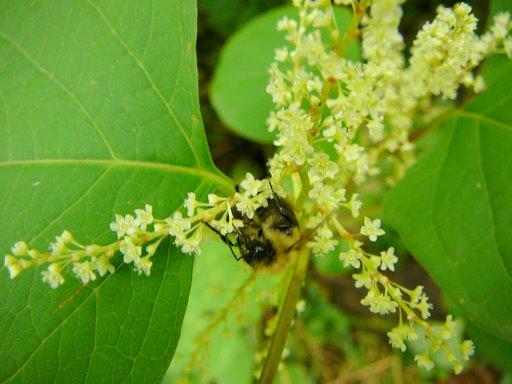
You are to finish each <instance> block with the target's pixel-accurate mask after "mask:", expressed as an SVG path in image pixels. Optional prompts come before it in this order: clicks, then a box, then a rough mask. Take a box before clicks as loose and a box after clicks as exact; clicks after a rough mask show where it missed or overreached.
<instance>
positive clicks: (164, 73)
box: [0, 0, 225, 383]
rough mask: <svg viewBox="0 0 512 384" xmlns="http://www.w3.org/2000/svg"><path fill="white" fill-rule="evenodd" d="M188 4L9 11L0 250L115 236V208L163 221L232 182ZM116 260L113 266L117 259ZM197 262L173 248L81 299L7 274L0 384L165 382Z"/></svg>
mask: <svg viewBox="0 0 512 384" xmlns="http://www.w3.org/2000/svg"><path fill="white" fill-rule="evenodd" d="M195 36H196V7H195V4H194V3H193V2H190V1H181V2H168V1H166V0H155V1H152V2H140V1H136V0H123V1H121V0H119V1H112V0H83V1H78V2H69V1H42V2H33V1H18V0H16V1H14V0H13V1H3V2H2V12H0V184H1V185H2V188H1V190H0V222H1V228H2V230H1V231H0V251H1V252H3V253H4V254H5V253H7V252H9V246H10V245H12V244H13V242H14V241H16V240H20V239H24V240H26V241H27V242H29V244H30V245H31V246H33V247H38V248H43V247H46V246H47V245H46V244H47V242H48V241H49V240H50V239H51V238H52V237H53V236H55V235H57V234H59V233H60V232H61V231H62V230H64V229H69V230H70V231H72V232H73V233H74V235H75V237H76V238H77V239H79V240H80V241H81V242H96V243H105V242H110V241H112V240H113V239H114V234H113V233H111V232H110V231H109V229H108V226H109V223H110V222H111V221H112V217H113V215H114V213H126V212H127V211H131V210H133V209H134V208H137V207H142V206H144V204H145V203H149V204H152V205H153V206H154V212H155V216H158V217H163V216H164V215H165V216H166V215H168V214H169V213H170V212H172V210H174V209H175V208H176V207H178V206H179V204H180V203H181V201H182V199H183V198H184V196H185V194H186V192H188V191H196V192H197V193H198V194H199V195H204V194H205V193H207V192H208V191H209V190H211V189H213V188H214V187H215V186H217V185H219V184H223V183H225V181H223V180H224V179H223V177H222V176H221V175H220V174H219V172H218V171H217V170H216V169H215V167H214V166H213V165H212V162H211V159H210V155H209V152H208V147H207V144H206V141H205V137H204V132H203V127H202V123H201V117H200V112H199V106H198V95H197V93H198V92H197V74H196V62H195ZM117 261H118V264H119V265H120V262H119V261H120V260H119V259H117ZM191 270H192V258H190V257H184V256H183V255H181V254H180V253H179V252H178V251H177V250H176V249H175V248H174V247H171V246H170V245H169V244H168V243H166V244H164V245H163V246H161V250H160V252H159V253H158V254H157V255H156V256H155V258H154V268H153V270H152V273H151V276H150V277H137V276H136V275H134V273H133V272H132V271H131V270H130V268H129V267H127V266H121V267H119V268H118V270H117V271H116V273H114V274H113V275H112V276H109V277H107V278H103V279H100V280H99V281H96V282H95V283H93V284H90V285H89V286H88V287H86V288H84V289H82V290H81V291H76V289H77V288H78V287H79V283H78V282H77V281H76V279H74V278H73V277H72V276H66V278H67V282H66V284H65V285H64V287H62V288H59V289H57V290H51V289H50V288H49V287H48V286H47V285H45V284H43V283H42V282H41V276H40V273H41V270H30V271H26V272H24V273H23V274H22V275H21V276H19V277H18V278H16V279H15V280H14V281H11V280H9V278H8V276H7V271H6V270H5V268H4V269H3V270H2V271H1V273H0V289H1V294H0V381H1V382H4V381H9V382H21V381H23V382H65V383H71V382H125V381H130V382H138V383H140V382H157V381H159V380H161V378H162V376H163V375H164V373H165V371H166V368H167V366H168V365H169V362H170V360H171V357H172V355H173V353H174V349H175V347H176V343H177V341H178V338H179V333H180V328H181V322H182V319H183V314H184V310H185V307H186V304H187V299H188V294H189V289H190V280H191Z"/></svg>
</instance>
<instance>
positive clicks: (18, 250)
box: [11, 241, 29, 256]
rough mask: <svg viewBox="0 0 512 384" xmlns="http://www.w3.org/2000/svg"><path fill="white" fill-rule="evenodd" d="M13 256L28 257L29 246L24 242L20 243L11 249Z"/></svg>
mask: <svg viewBox="0 0 512 384" xmlns="http://www.w3.org/2000/svg"><path fill="white" fill-rule="evenodd" d="M11 251H12V254H13V255H14V256H28V251H29V249H28V245H27V243H25V242H24V241H18V242H17V243H16V244H14V245H13V246H12V248H11Z"/></svg>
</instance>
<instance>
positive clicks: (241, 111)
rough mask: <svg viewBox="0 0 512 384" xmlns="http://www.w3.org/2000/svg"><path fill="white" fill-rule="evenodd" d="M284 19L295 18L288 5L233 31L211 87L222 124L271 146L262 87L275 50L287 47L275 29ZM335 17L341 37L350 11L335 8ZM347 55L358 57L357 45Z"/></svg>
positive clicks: (267, 105)
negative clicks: (285, 17)
mask: <svg viewBox="0 0 512 384" xmlns="http://www.w3.org/2000/svg"><path fill="white" fill-rule="evenodd" d="M284 16H288V17H289V18H295V19H297V18H298V11H297V9H296V8H294V7H291V6H284V7H280V8H276V9H274V10H272V11H270V12H267V13H265V14H263V15H262V16H259V17H257V18H255V19H254V20H251V21H250V22H249V23H247V24H246V25H245V26H244V27H243V28H242V29H240V30H239V31H238V32H236V33H235V34H234V35H233V36H232V37H231V38H230V40H229V41H228V42H227V44H226V45H225V46H224V48H223V50H222V53H221V57H220V60H219V63H218V65H217V68H216V70H215V75H214V78H213V81H212V84H211V88H210V96H211V99H212V103H213V106H214V108H215V110H216V111H217V113H218V115H219V117H220V118H221V120H222V121H223V122H224V124H226V125H227V126H228V127H229V128H230V129H232V130H233V131H234V132H235V133H237V134H238V135H240V136H243V137H245V138H247V139H250V140H254V141H257V142H260V143H270V142H272V141H273V140H274V137H275V135H274V134H273V133H270V132H268V130H267V126H266V120H267V117H268V115H269V114H270V111H271V110H272V108H273V104H272V98H271V96H270V95H269V94H267V92H266V91H265V88H266V87H267V83H268V81H269V75H268V69H269V67H270V64H271V63H272V61H273V60H274V51H275V50H276V48H279V47H282V46H284V45H286V42H285V39H284V33H283V32H279V31H277V30H276V24H277V22H278V21H279V20H280V19H281V18H283V17H284ZM335 17H336V22H337V25H338V27H339V28H340V32H341V33H342V34H343V32H344V31H345V30H346V29H347V26H348V24H349V22H350V18H351V15H350V12H349V11H348V10H347V9H345V8H336V9H335ZM348 56H349V57H351V58H358V57H359V47H358V45H357V44H352V45H351V46H350V49H349V53H348Z"/></svg>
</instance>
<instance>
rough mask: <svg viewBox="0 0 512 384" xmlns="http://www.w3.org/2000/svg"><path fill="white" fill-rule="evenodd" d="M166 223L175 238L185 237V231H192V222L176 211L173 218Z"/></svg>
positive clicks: (169, 218)
mask: <svg viewBox="0 0 512 384" xmlns="http://www.w3.org/2000/svg"><path fill="white" fill-rule="evenodd" d="M165 222H166V223H167V225H168V226H169V234H170V235H171V236H174V237H177V238H179V237H184V236H185V231H187V230H188V229H190V227H191V224H190V220H188V219H184V218H183V215H182V214H181V212H179V211H176V212H174V213H173V214H172V217H168V218H167V219H165Z"/></svg>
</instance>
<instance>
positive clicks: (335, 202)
mask: <svg viewBox="0 0 512 384" xmlns="http://www.w3.org/2000/svg"><path fill="white" fill-rule="evenodd" d="M308 196H309V197H310V198H311V199H313V200H314V201H315V203H316V204H317V205H318V206H320V207H322V208H323V209H325V210H326V211H329V212H331V211H333V210H334V209H336V208H337V207H338V206H339V205H340V204H341V203H342V202H343V201H345V200H346V199H345V189H344V188H335V187H334V186H332V185H330V184H323V183H321V182H318V183H315V184H314V185H313V188H311V189H310V191H309V192H308Z"/></svg>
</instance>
